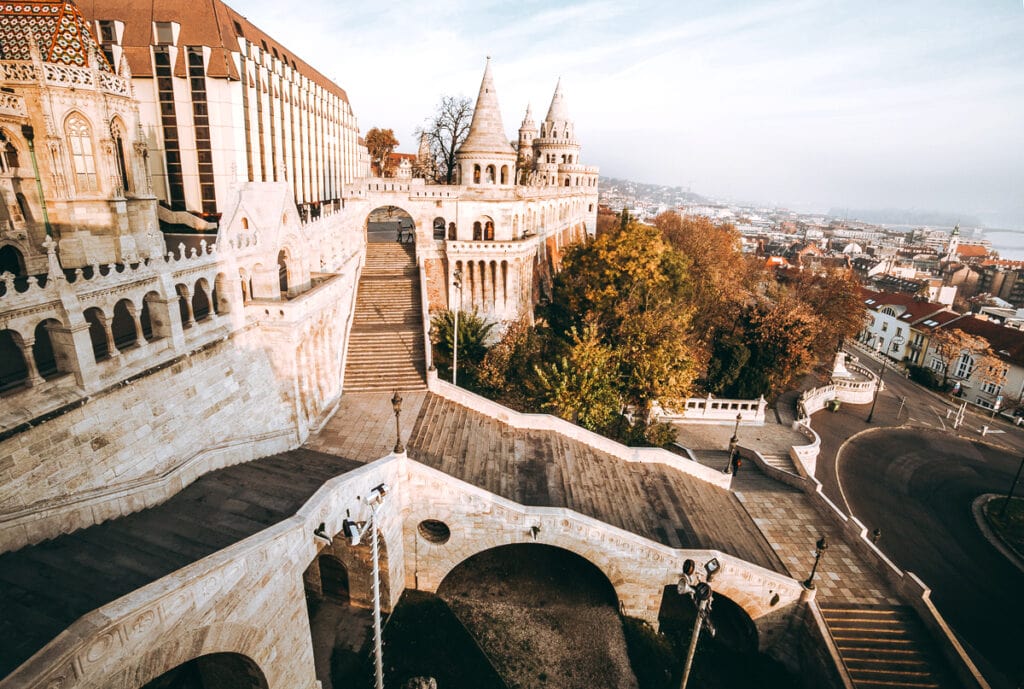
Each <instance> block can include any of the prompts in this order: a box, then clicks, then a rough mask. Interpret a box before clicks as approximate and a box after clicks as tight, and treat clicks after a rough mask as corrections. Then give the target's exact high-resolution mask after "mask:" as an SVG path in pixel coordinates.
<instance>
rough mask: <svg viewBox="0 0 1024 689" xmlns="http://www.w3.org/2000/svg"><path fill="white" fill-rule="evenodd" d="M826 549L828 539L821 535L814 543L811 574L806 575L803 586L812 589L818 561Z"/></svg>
mask: <svg viewBox="0 0 1024 689" xmlns="http://www.w3.org/2000/svg"><path fill="white" fill-rule="evenodd" d="M826 550H828V541H827V540H826V539H825V537H824V536H822V537H821V538H819V539H818V542H817V543H815V544H814V566H813V567H811V576H809V577H807V581H805V582H804V588H808V589H811V590H812V591H813V590H814V575H815V573H816V572H817V571H818V563H819V562H821V556H822V555H824V554H825V551H826Z"/></svg>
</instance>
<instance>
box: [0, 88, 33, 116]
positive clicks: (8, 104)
mask: <svg viewBox="0 0 1024 689" xmlns="http://www.w3.org/2000/svg"><path fill="white" fill-rule="evenodd" d="M0 116H3V117H28V111H27V110H26V109H25V99H24V98H22V97H21V96H19V95H17V94H14V93H0Z"/></svg>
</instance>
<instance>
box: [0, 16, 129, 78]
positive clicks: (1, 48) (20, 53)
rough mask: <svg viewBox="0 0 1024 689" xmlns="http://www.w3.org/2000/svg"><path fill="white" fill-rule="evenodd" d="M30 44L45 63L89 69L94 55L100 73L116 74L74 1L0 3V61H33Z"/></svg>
mask: <svg viewBox="0 0 1024 689" xmlns="http://www.w3.org/2000/svg"><path fill="white" fill-rule="evenodd" d="M31 41H35V43H36V46H37V47H38V49H39V55H40V56H41V57H42V59H43V60H44V61H45V62H54V63H57V64H62V65H70V66H72V67H88V66H89V53H90V52H93V53H94V54H95V55H96V61H97V63H98V65H99V68H100V69H101V70H103V71H105V72H112V71H113V70H112V69H111V68H110V64H109V63H107V58H106V57H105V56H104V55H103V51H102V50H100V48H99V45H98V44H97V42H96V38H95V37H94V36H93V35H92V30H91V29H90V27H89V23H88V22H87V21H86V20H85V18H84V17H83V16H82V13H81V12H79V11H78V7H76V6H75V4H74V3H72V2H52V0H51V1H46V0H23V1H22V2H0V60H30V59H32V53H31V48H30V45H31Z"/></svg>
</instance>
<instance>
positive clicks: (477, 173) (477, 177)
mask: <svg viewBox="0 0 1024 689" xmlns="http://www.w3.org/2000/svg"><path fill="white" fill-rule="evenodd" d="M473 184H480V166H479V165H474V166H473Z"/></svg>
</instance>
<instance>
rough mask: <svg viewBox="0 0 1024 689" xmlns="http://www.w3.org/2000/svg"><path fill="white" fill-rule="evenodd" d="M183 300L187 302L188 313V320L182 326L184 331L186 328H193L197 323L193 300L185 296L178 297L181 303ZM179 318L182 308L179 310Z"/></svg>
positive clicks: (186, 309)
mask: <svg viewBox="0 0 1024 689" xmlns="http://www.w3.org/2000/svg"><path fill="white" fill-rule="evenodd" d="M182 299H184V300H185V311H187V312H188V320H186V321H185V322H183V323H182V324H181V327H182V329H184V328H191V327H192V326H193V325H194V324H195V322H196V315H195V313H194V312H193V311H192V300H191V299H189V298H188V297H186V296H185V295H183V294H179V295H178V301H179V302H180V301H181V300H182ZM178 316H179V317H180V316H181V308H180V307H179V308H178Z"/></svg>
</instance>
